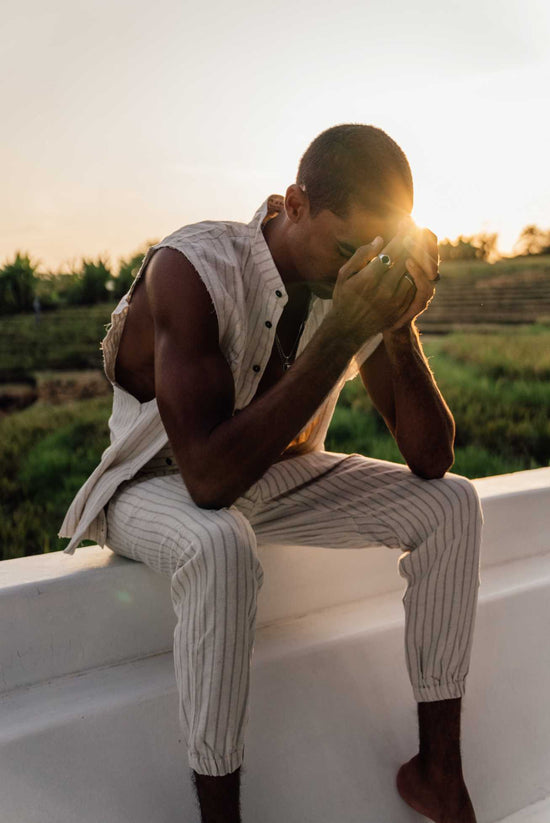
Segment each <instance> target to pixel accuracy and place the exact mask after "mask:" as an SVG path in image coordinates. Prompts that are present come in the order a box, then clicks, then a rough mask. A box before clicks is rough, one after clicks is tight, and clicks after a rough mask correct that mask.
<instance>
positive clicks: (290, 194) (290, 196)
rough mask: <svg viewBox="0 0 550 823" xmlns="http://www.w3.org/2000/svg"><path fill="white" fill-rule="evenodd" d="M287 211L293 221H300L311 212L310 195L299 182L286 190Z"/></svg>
mask: <svg viewBox="0 0 550 823" xmlns="http://www.w3.org/2000/svg"><path fill="white" fill-rule="evenodd" d="M285 212H286V216H287V217H288V219H289V220H290V221H291V223H299V222H300V220H303V218H304V217H305V216H306V215H308V214H309V199H308V196H307V194H306V192H305V191H304V190H303V189H301V188H300V186H299V185H298V184H297V183H293V184H292V185H291V186H289V187H288V189H287V190H286V196H285Z"/></svg>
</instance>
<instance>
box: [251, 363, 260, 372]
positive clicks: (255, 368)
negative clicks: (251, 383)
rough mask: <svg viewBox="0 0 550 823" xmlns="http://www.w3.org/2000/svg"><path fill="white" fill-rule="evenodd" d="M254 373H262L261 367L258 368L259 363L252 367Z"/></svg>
mask: <svg viewBox="0 0 550 823" xmlns="http://www.w3.org/2000/svg"><path fill="white" fill-rule="evenodd" d="M252 371H256V372H258V371H260V367H259V366H258V364H257V363H256V364H255V365H254V366H252Z"/></svg>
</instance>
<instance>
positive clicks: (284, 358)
mask: <svg viewBox="0 0 550 823" xmlns="http://www.w3.org/2000/svg"><path fill="white" fill-rule="evenodd" d="M308 308H309V305H308V306H306V313H305V315H304V319H303V320H302V322H301V324H300V328H299V329H298V335H297V337H296V340H295V341H294V345H293V346H292V348H291V350H290V352H289V353H288V354H285V353H284V351H283V347H282V346H281V341H280V340H279V335H278V334H277V332H275V345H276V346H277V351H278V353H279V357H280V358H281V362H282V364H283V370H284V371H287V369H289V368H290V367H291V365H292V362H293V356H294V352H295V350H296V348H297V346H298V341H299V340H300V336H301V334H302V332H303V330H304V326H305V323H306V317H307V310H308ZM291 361H292V362H291Z"/></svg>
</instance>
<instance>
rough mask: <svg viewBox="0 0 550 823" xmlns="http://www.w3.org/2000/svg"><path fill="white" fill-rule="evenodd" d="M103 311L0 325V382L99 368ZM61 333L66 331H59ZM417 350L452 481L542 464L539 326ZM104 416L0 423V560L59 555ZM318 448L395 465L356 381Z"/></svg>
mask: <svg viewBox="0 0 550 823" xmlns="http://www.w3.org/2000/svg"><path fill="white" fill-rule="evenodd" d="M111 311H112V305H111V304H109V305H106V304H104V305H103V306H94V307H82V308H80V307H79V308H74V309H67V310H62V311H60V312H58V313H56V314H58V315H59V318H64V319H63V322H61V321H59V323H58V326H56V325H55V323H54V317H53V313H52V315H51V323H50V325H49V326H47V327H46V326H42V328H41V327H38V328H36V327H35V324H34V318H33V317H32V316H28V315H22V316H14V317H9V318H2V319H1V320H0V325H1V328H2V331H4V330H5V329H6V327H7V326H9V329H10V333H11V334H12V343H11V344H10V346H9V347H8V348H6V347H5V348H4V353H3V355H2V352H0V375H1V374H2V370H3V372H4V374H5V373H6V371H9V370H10V369H11V370H16V369H17V368H19V369H21V368H23V367H24V368H25V369H27V370H28V372H29V373H31V374H32V373H34V371H35V369H36V368H37V366H40V367H41V368H43V369H45V368H46V367H47V368H48V369H51V368H54V365H53V364H57V365H56V367H58V368H64V369H68V368H70V367H71V363H74V362H75V361H77V360H78V358H81V361H82V363H85V364H86V367H89V366H90V363H91V362H93V363H94V364H95V365H98V364H99V365H100V364H101V352H100V350H99V346H98V341H99V340H100V339H101V338H102V336H103V333H104V326H105V324H106V323H107V322H108V320H109V314H110V312H111ZM45 319H46V316H44V320H45ZM64 323H65V324H67V328H68V329H69V331H68V332H61V326H62V325H63V324H64ZM46 329H48V333H46ZM56 329H57V331H56ZM40 335H43V338H41V337H40ZM48 335H49V337H50V339H49V342H48V345H47V346H46V344H45V342H44V341H46V339H47V338H48ZM41 339H42V343H43V345H41V344H40V340H41ZM423 340H424V348H425V351H426V354H427V355H428V357H429V362H430V366H431V368H432V370H433V371H434V374H435V376H436V379H437V382H438V384H439V386H440V388H441V390H442V392H443V395H444V397H445V399H446V401H447V402H448V404H449V407H450V408H451V411H452V412H453V414H454V417H455V421H456V427H457V435H456V448H455V455H456V460H455V463H454V466H453V468H452V471H453V472H456V473H458V474H462V475H465V476H466V477H470V478H474V477H484V476H487V475H493V474H503V473H506V472H512V471H519V470H522V469H530V468H537V467H539V466H547V465H550V379H549V377H550V329H549V328H548V327H547V326H536V325H532V326H525V327H518V326H515V327H513V328H509V327H506V328H505V329H504V330H502V329H501V330H499V331H498V332H495V333H485V334H478V333H475V334H473V333H469V334H458V333H457V334H450V335H446V336H438V337H435V336H434V337H426V338H424V339H423ZM42 374H43V373H42ZM37 376H38V377H40V375H37ZM39 382H40V380H39ZM110 409H111V398H110V396H108V397H101V398H100V397H97V398H95V399H91V400H81V401H78V402H71V403H68V404H66V405H48V404H46V403H43V402H38V403H36V404H35V405H34V406H31V407H29V408H27V409H25V410H24V411H22V412H17V413H14V414H12V415H8V416H5V417H3V418H0V500H1V501H2V502H1V503H0V546H1V547H3V558H4V559H6V558H10V557H19V556H24V555H29V554H37V553H41V552H48V551H55V550H57V549H60V548H63V546H64V545H66V541H65V540H61V539H60V538H57V537H56V534H57V531H58V530H59V527H60V525H61V522H62V520H63V517H64V515H65V512H66V510H67V507H68V505H69V503H70V502H71V500H72V498H73V496H74V495H75V493H76V492H77V491H78V489H79V488H80V486H81V485H82V484H83V483H84V481H85V480H86V479H87V477H88V476H89V475H90V473H91V472H92V471H93V469H94V468H95V466H96V465H97V463H98V461H99V459H100V457H101V453H102V451H103V450H104V449H105V447H106V446H107V445H108V442H109V439H108V426H107V420H108V417H109V414H110ZM326 448H327V449H329V450H332V451H338V452H348V453H349V452H358V453H361V454H365V455H369V456H371V457H376V458H379V459H383V460H391V461H395V462H400V463H403V462H404V460H403V458H402V457H401V455H400V453H399V450H398V448H397V445H396V443H395V441H394V440H393V438H392V437H391V435H390V434H389V432H388V431H387V429H386V426H385V423H384V421H383V420H382V418H381V417H380V416H379V415H378V413H377V412H376V410H375V409H373V407H372V404H371V402H370V400H369V397H368V395H367V393H366V391H365V389H364V387H363V386H362V384H361V381H360V378H358V379H357V380H355V381H352V382H351V383H348V384H346V386H345V388H344V391H343V392H342V395H341V398H340V401H339V403H338V406H337V408H336V411H335V414H334V418H333V420H332V424H331V426H330V429H329V432H328V436H327V440H326ZM0 556H1V555H0Z"/></svg>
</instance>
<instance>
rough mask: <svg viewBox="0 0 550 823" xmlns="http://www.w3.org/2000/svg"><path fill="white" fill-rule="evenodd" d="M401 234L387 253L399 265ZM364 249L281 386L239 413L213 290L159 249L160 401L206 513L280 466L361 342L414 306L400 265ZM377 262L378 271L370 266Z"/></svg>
mask: <svg viewBox="0 0 550 823" xmlns="http://www.w3.org/2000/svg"><path fill="white" fill-rule="evenodd" d="M402 241H403V233H400V234H398V235H396V237H395V238H393V240H391V241H390V243H389V244H388V245H387V246H386V249H385V251H387V252H388V253H389V254H391V255H393V258H392V259H395V260H398V255H399V252H400V250H402ZM378 251H380V244H376V246H375V245H374V244H372V245H371V246H364V247H362V249H361V254H359V255H357V256H356V258H355V259H356V262H357V264H358V269H359V268H360V269H361V270H360V271H358V270H356V271H355V273H354V276H353V277H351V276H350V271H349V267H348V268H346V267H342V269H341V270H340V273H339V275H338V282H337V284H336V287H335V289H334V296H333V306H332V308H331V311H330V312H329V313H328V314H327V316H326V317H325V319H324V320H323V323H322V324H321V326H320V327H319V328H318V329H317V331H316V332H315V334H314V335H313V337H312V339H311V340H310V342H309V343H308V345H307V347H306V348H305V349H304V351H303V352H302V354H301V355H300V357H299V358H298V359H297V360H296V361H295V363H294V365H293V367H292V369H289V370H288V371H287V372H285V374H284V375H283V376H282V377H281V379H280V380H279V381H278V382H277V383H276V384H275V385H273V386H272V387H270V388H269V389H268V390H267V391H265V392H264V393H263V394H262V395H261V396H260V397H258V398H255V399H254V400H253V401H252V402H251V403H250V404H249V405H248V406H247V407H246V408H245V409H242V410H241V411H240V413H239V414H238V415H233V408H234V396H235V388H234V383H233V378H232V374H231V370H230V368H229V365H228V364H227V362H226V360H225V358H224V356H223V354H222V352H221V350H220V348H219V342H218V327H217V320H216V316H215V313H214V311H213V307H212V304H211V301H210V298H209V296H208V293H207V290H206V287H205V286H204V284H203V283H202V280H201V279H200V277H199V275H198V274H197V272H196V271H195V269H194V268H193V267H192V266H191V264H190V263H189V261H187V260H186V258H185V257H184V256H183V255H182V254H181V253H180V252H178V251H176V250H170V249H161V250H160V251H158V252H157V253H156V254H155V256H154V257H153V259H152V261H151V263H150V265H149V267H148V271H147V274H146V284H147V295H148V299H149V304H150V307H151V312H152V315H153V320H154V326H155V394H156V398H157V403H158V406H159V411H160V415H161V418H162V420H163V423H164V425H165V428H166V431H167V433H168V437H169V439H170V442H171V444H172V447H173V449H174V453H175V456H176V460H177V462H178V466H179V468H180V471H181V474H182V477H183V479H184V481H185V483H186V485H187V487H188V489H189V493H190V494H191V496H192V497H193V500H194V501H195V502H196V503H197V505H199V506H201V507H203V508H221V507H224V506H230V505H231V504H232V503H233V502H234V501H235V500H236V499H237V498H238V497H239V496H240V495H241V494H243V493H244V492H245V491H246V490H247V489H248V488H249V487H250V486H251V485H252V484H253V483H254V482H255V481H256V480H258V479H259V478H260V477H261V476H262V474H263V473H264V472H265V471H266V470H267V469H268V468H269V466H271V465H272V463H274V462H275V460H276V459H277V458H278V457H279V455H280V454H281V452H282V451H283V450H284V449H285V447H286V446H287V445H288V443H289V442H290V441H291V440H292V439H293V438H294V437H295V436H296V435H297V434H298V432H299V431H300V430H301V429H302V428H303V426H304V425H305V424H306V423H307V422H308V420H309V419H310V418H311V417H312V416H313V415H314V413H315V411H316V410H317V409H318V407H319V406H320V405H321V403H322V402H323V400H324V399H325V398H326V396H327V395H328V394H329V392H330V390H331V389H332V388H333V386H334V385H335V384H336V382H337V381H338V380H339V378H340V377H341V375H342V372H343V371H344V370H345V368H346V366H347V364H348V363H349V361H350V359H351V357H352V356H353V355H354V354H355V353H356V352H357V350H358V349H359V348H360V347H361V345H362V344H363V343H364V341H365V340H366V339H367V338H369V337H371V336H372V335H374V334H376V333H377V332H379V331H381V330H382V329H383V328H385V327H387V326H390V325H391V324H392V323H395V322H396V320H397V319H398V318H399V317H400V316H402V314H403V312H404V311H405V310H406V309H407V307H408V306H409V304H410V294H409V288H408V286H407V283H406V282H403V280H402V274H403V272H404V270H405V268H404V264H403V261H402V260H399V262H397V263H396V264H394V266H393V267H392V269H391V270H390V271H389V272H386V271H385V269H384V267H383V265H382V264H381V263H380V261H379V260H372V258H373V257H375V255H376V253H377V252H378ZM370 261H372V265H371V264H370Z"/></svg>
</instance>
